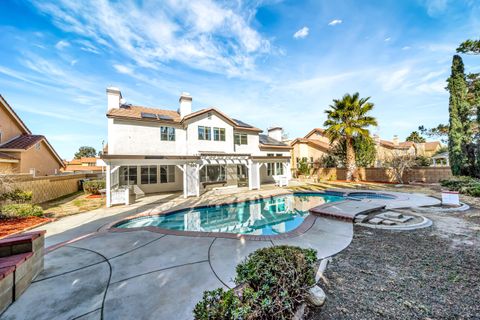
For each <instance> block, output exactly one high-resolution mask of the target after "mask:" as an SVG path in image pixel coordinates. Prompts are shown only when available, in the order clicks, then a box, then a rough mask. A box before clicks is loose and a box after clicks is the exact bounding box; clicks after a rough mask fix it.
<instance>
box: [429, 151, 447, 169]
mask: <svg viewBox="0 0 480 320" xmlns="http://www.w3.org/2000/svg"><path fill="white" fill-rule="evenodd" d="M432 161H433V166H434V167H438V166H446V167H448V166H449V165H450V163H449V158H448V152H442V153H439V154H437V155H435V156H433V157H432ZM439 162H440V165H439Z"/></svg>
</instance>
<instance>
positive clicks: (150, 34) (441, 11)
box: [0, 0, 480, 158]
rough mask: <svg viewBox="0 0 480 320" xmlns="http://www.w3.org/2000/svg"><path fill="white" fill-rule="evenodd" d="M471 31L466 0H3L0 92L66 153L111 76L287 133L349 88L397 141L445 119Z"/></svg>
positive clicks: (468, 59) (96, 129)
mask: <svg viewBox="0 0 480 320" xmlns="http://www.w3.org/2000/svg"><path fill="white" fill-rule="evenodd" d="M80 3H81V4H80ZM478 37H480V1H476V0H402V1H397V0H390V1H389V0H371V1H367V0H364V1H354V0H351V1H344V0H336V1H330V0H328V1H327V0H324V1H304V2H300V1H261V0H257V1H242V0H237V1H220V2H214V1H208V0H205V1H188V0H186V1H183V0H182V1H174V0H163V1H148V0H145V1H111V2H109V1H106V0H90V1H88V0H85V1H75V0H55V1H50V0H38V1H13V0H3V1H0V40H1V43H2V46H1V49H0V94H2V95H3V96H4V98H6V99H7V101H8V102H9V103H10V104H11V105H12V106H13V107H14V109H15V110H16V111H17V112H18V113H19V114H20V116H21V117H22V118H23V119H24V121H25V122H26V123H27V125H28V126H29V127H30V129H31V130H32V131H33V132H34V133H39V134H44V135H46V136H47V138H48V139H49V140H50V142H51V143H52V144H53V145H54V147H55V148H56V149H57V151H58V152H59V153H60V155H61V156H62V157H64V158H71V157H72V156H73V153H74V152H75V151H76V150H77V149H78V147H79V146H81V145H91V146H94V147H95V148H97V149H100V147H101V145H102V141H104V140H106V125H107V121H106V117H105V112H106V94H105V88H106V87H107V86H110V85H115V86H118V87H120V88H121V90H122V93H123V96H124V97H125V98H126V100H127V102H130V103H134V104H139V105H145V106H155V107H160V108H167V109H176V108H177V106H178V97H179V95H180V93H181V92H182V91H187V92H190V93H191V94H192V96H193V109H194V110H196V109H200V108H204V107H209V106H215V107H218V108H220V109H221V110H223V111H224V112H226V113H227V114H229V115H231V116H232V117H234V118H239V119H242V120H243V121H245V122H249V123H251V124H254V125H256V126H258V127H260V128H263V129H265V128H267V127H269V126H271V125H279V126H282V127H284V128H285V130H286V132H288V134H289V136H290V137H291V138H294V137H298V136H303V135H305V134H306V133H307V132H308V131H309V130H310V129H311V128H313V127H321V126H322V125H323V122H324V120H325V115H324V110H325V109H326V108H327V107H328V105H329V104H330V103H331V101H332V99H334V98H339V97H341V96H342V95H343V94H344V93H346V92H355V91H358V92H360V94H361V95H362V96H371V101H372V102H374V103H375V105H376V107H375V110H374V115H375V116H376V117H377V118H378V121H379V127H378V128H376V129H374V130H373V132H374V133H379V134H380V135H381V136H382V137H383V138H385V139H391V138H392V136H393V135H394V134H397V135H399V137H400V138H402V139H403V138H405V137H406V136H407V135H408V134H409V133H410V132H411V131H412V130H415V129H416V128H417V127H418V126H419V125H425V126H427V127H431V126H435V125H437V124H438V123H441V122H446V121H447V118H448V93H447V92H446V91H445V90H444V87H445V79H446V78H447V77H448V74H449V72H450V63H451V58H452V55H453V54H454V53H455V48H456V46H457V45H458V44H459V43H460V42H462V41H463V40H465V39H467V38H478ZM464 62H465V64H466V67H467V68H466V69H467V71H470V72H474V71H476V72H479V71H480V58H478V57H473V56H465V57H464Z"/></svg>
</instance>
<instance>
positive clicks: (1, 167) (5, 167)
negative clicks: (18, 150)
mask: <svg viewBox="0 0 480 320" xmlns="http://www.w3.org/2000/svg"><path fill="white" fill-rule="evenodd" d="M17 171H18V165H17V164H16V163H9V162H0V174H1V173H15V172H17Z"/></svg>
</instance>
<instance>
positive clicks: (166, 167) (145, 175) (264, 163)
mask: <svg viewBox="0 0 480 320" xmlns="http://www.w3.org/2000/svg"><path fill="white" fill-rule="evenodd" d="M192 100H193V99H192V97H191V96H190V95H189V94H187V93H183V94H182V95H181V96H180V99H179V107H178V110H171V109H158V108H150V107H143V106H138V105H131V104H125V102H124V101H125V100H124V99H123V97H122V94H121V92H120V90H119V89H118V88H113V87H110V88H107V104H108V108H107V119H108V120H107V121H108V143H107V146H106V148H105V150H104V154H103V155H102V160H103V161H104V162H105V165H106V181H107V183H106V184H107V205H108V206H110V205H111V204H114V203H116V199H115V196H113V197H112V195H114V194H115V195H116V194H117V193H114V191H115V190H122V189H123V188H125V187H129V189H133V190H134V191H135V192H136V193H140V194H142V193H146V194H148V193H157V192H167V191H169V192H170V191H180V190H183V195H184V197H188V196H199V195H200V193H202V192H204V191H205V190H208V189H212V188H221V187H232V186H248V187H249V189H259V188H260V186H261V184H263V183H273V182H277V183H278V182H279V181H284V182H285V181H286V180H287V181H288V179H290V146H289V145H287V144H285V143H283V142H281V138H282V128H280V127H273V128H270V129H269V130H268V134H262V130H260V129H258V128H256V127H254V126H252V125H250V124H247V123H245V122H243V121H241V120H238V119H233V118H231V117H229V116H228V115H226V114H225V113H223V112H222V111H220V110H219V109H217V108H213V107H209V108H204V109H201V110H198V111H192Z"/></svg>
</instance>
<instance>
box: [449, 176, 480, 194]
mask: <svg viewBox="0 0 480 320" xmlns="http://www.w3.org/2000/svg"><path fill="white" fill-rule="evenodd" d="M440 184H441V185H442V187H445V188H448V189H449V190H452V191H458V192H460V193H462V194H466V195H469V196H472V197H480V180H479V179H476V178H472V177H467V176H458V177H454V178H452V179H448V180H442V181H440Z"/></svg>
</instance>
